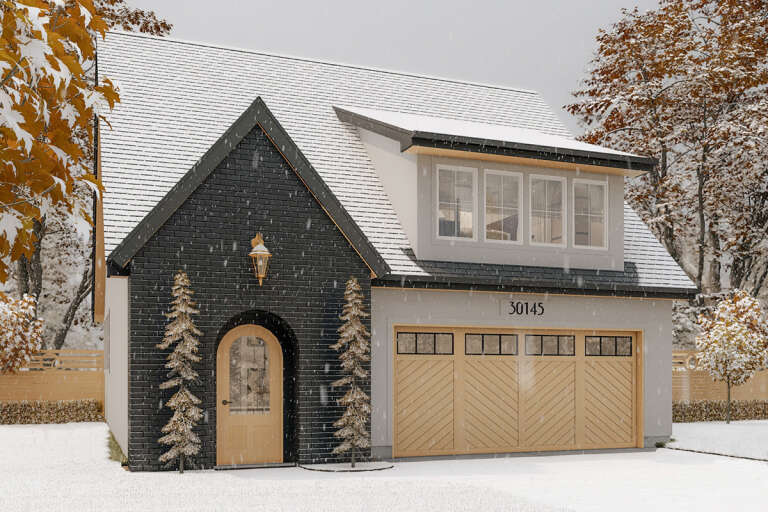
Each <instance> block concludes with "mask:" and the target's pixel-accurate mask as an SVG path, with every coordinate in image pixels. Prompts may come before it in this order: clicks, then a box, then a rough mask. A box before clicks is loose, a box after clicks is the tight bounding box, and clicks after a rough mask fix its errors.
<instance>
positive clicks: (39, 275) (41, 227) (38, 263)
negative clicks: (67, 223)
mask: <svg viewBox="0 0 768 512" xmlns="http://www.w3.org/2000/svg"><path fill="white" fill-rule="evenodd" d="M44 222H45V218H43V220H42V221H39V220H37V219H35V220H34V222H33V226H32V230H33V232H34V233H35V237H36V238H37V240H35V244H34V247H35V252H33V253H32V258H30V259H29V260H28V262H27V273H28V274H29V293H30V295H34V296H35V298H36V299H39V298H40V294H41V293H42V291H43V263H42V256H41V252H42V251H41V250H40V248H41V247H42V245H43V238H44V237H45V224H44Z"/></svg>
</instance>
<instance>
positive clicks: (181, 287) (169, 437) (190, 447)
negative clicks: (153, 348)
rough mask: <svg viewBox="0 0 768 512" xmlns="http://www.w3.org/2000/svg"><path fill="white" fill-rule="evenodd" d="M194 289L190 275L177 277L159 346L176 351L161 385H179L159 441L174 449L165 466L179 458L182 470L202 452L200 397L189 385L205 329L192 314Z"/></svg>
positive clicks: (163, 458) (164, 456) (193, 379)
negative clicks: (198, 326) (189, 458)
mask: <svg viewBox="0 0 768 512" xmlns="http://www.w3.org/2000/svg"><path fill="white" fill-rule="evenodd" d="M193 293H194V292H193V291H192V289H191V288H190V282H189V278H188V277H187V274H186V273H185V272H182V271H178V272H176V275H175V276H174V282H173V289H172V291H171V294H172V295H173V301H172V302H171V306H172V309H171V312H170V313H167V314H166V316H167V317H168V318H169V319H170V320H171V322H170V323H169V324H168V325H167V326H166V328H165V337H164V338H163V342H162V343H160V344H158V345H157V348H159V349H162V350H165V349H167V348H168V347H170V346H171V345H173V346H174V347H173V352H171V353H170V354H169V355H168V362H167V363H165V367H166V368H168V370H169V372H168V380H167V381H165V382H163V383H162V384H160V389H169V388H178V390H177V391H176V392H175V393H174V394H173V396H171V398H170V400H168V402H167V403H166V404H165V405H166V406H167V407H168V408H169V409H171V410H172V411H173V416H172V417H171V419H170V420H169V421H168V423H167V424H166V425H165V426H164V427H163V429H162V432H163V434H165V435H164V436H163V437H161V438H160V439H159V440H158V442H159V443H160V444H165V445H169V446H170V447H171V448H170V449H169V450H168V451H167V452H165V453H164V454H162V455H161V456H160V459H159V460H160V462H163V463H165V464H166V466H170V465H172V464H173V463H174V462H176V461H178V467H179V472H180V473H183V472H184V463H185V461H186V459H187V457H192V456H194V455H197V454H198V453H199V452H200V438H199V437H198V436H197V434H195V432H194V431H193V429H194V427H195V426H196V425H197V422H198V421H200V418H202V416H203V411H202V410H201V409H200V407H198V405H200V399H199V398H197V397H196V396H195V395H193V394H192V393H191V392H190V391H189V388H188V386H189V384H191V383H194V382H196V381H197V379H198V374H197V371H195V369H194V368H192V364H193V363H198V362H200V356H198V355H197V347H198V336H200V335H202V332H200V330H199V329H198V328H197V327H195V323H194V322H193V321H192V316H191V315H194V314H197V313H199V311H198V310H197V309H196V308H195V303H194V302H193V301H192V294H193Z"/></svg>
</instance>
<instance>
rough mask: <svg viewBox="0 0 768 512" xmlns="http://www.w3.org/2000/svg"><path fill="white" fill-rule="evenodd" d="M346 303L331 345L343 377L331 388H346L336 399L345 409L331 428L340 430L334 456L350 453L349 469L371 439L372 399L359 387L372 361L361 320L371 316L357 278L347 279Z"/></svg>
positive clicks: (366, 331)
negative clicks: (340, 323) (337, 335)
mask: <svg viewBox="0 0 768 512" xmlns="http://www.w3.org/2000/svg"><path fill="white" fill-rule="evenodd" d="M344 299H345V300H346V304H344V308H343V310H342V314H341V316H340V317H339V319H340V320H341V321H342V322H344V323H343V324H342V326H341V327H339V330H338V333H339V341H338V342H336V343H334V344H333V345H331V348H332V349H334V350H336V351H342V352H341V354H339V360H340V361H341V369H342V371H343V372H344V373H345V374H346V375H345V376H344V377H342V378H341V379H339V380H337V381H335V382H333V383H332V384H331V386H332V387H334V388H335V387H342V386H346V387H347V392H346V394H345V395H344V396H343V397H342V398H340V399H339V405H343V406H345V407H346V410H345V411H344V414H343V415H342V416H341V418H339V419H338V420H337V421H336V422H335V423H334V424H333V426H335V427H337V428H338V429H339V430H337V431H336V432H334V434H333V435H334V436H335V437H338V438H340V439H342V442H341V444H339V445H338V446H337V447H336V448H334V450H333V453H334V454H344V453H347V452H350V451H351V452H352V453H351V461H352V467H355V456H356V454H357V452H358V450H365V449H367V448H370V446H371V440H370V434H369V432H368V424H369V422H370V417H371V399H370V397H369V396H368V395H367V394H366V393H365V391H363V388H362V385H363V383H364V382H365V381H366V380H367V379H368V370H367V369H366V368H365V364H366V363H367V362H369V361H370V360H371V356H370V353H371V344H370V336H371V333H370V332H368V329H367V328H366V327H365V325H364V324H363V319H364V318H366V317H368V316H370V315H369V314H368V313H366V312H365V306H364V304H363V299H364V297H363V294H362V291H361V290H360V284H359V283H358V282H357V279H355V278H354V277H350V278H349V281H347V286H346V290H345V291H344Z"/></svg>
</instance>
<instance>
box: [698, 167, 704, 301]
mask: <svg viewBox="0 0 768 512" xmlns="http://www.w3.org/2000/svg"><path fill="white" fill-rule="evenodd" d="M696 177H697V178H698V182H699V183H698V189H697V191H696V195H697V196H698V198H697V203H698V204H697V209H698V212H697V213H698V217H699V239H698V245H699V259H698V264H697V265H696V286H697V287H698V288H699V290H701V291H702V292H704V288H703V287H702V285H703V282H702V281H703V279H702V278H703V275H704V252H705V251H704V247H705V246H706V240H707V238H706V235H707V226H706V219H705V218H704V176H703V169H701V167H699V169H697V170H696ZM705 293H706V292H705Z"/></svg>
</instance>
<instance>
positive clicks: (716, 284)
mask: <svg viewBox="0 0 768 512" xmlns="http://www.w3.org/2000/svg"><path fill="white" fill-rule="evenodd" d="M717 223H718V219H717V215H715V214H713V215H712V220H711V221H710V223H709V244H710V246H711V247H712V261H711V262H710V263H709V290H710V292H712V293H717V292H719V291H721V289H722V286H721V283H720V279H721V274H722V265H721V263H720V257H721V255H720V238H719V237H718V236H717V232H716V231H715V226H717Z"/></svg>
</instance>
